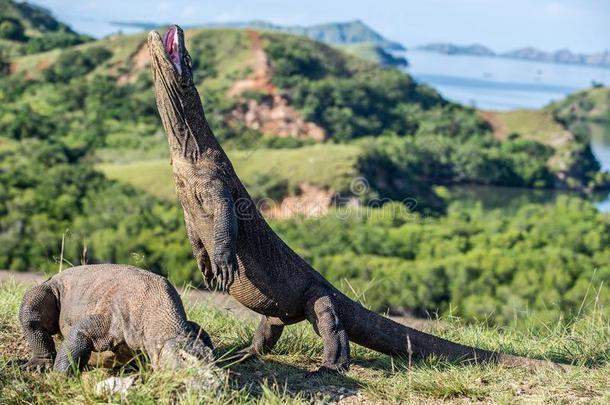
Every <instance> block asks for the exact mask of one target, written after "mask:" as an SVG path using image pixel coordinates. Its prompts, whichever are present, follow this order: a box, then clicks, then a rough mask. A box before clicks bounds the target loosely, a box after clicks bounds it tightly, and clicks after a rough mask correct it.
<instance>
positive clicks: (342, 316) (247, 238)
mask: <svg viewBox="0 0 610 405" xmlns="http://www.w3.org/2000/svg"><path fill="white" fill-rule="evenodd" d="M148 45H149V51H150V52H151V56H152V67H153V77H154V80H155V94H156V98H157V105H158V107H159V113H160V115H161V119H162V121H163V125H164V127H165V129H166V132H167V136H168V140H169V144H170V149H171V153H172V156H173V157H175V158H179V159H180V164H179V165H176V166H175V167H174V177H175V180H176V190H177V192H178V197H179V199H180V201H181V203H182V206H183V209H184V213H185V224H186V230H187V234H188V238H189V240H190V242H191V245H192V248H193V254H194V256H195V258H196V260H197V264H198V266H199V268H200V270H201V271H202V272H203V273H204V278H206V279H207V278H208V276H210V278H211V279H212V280H214V281H215V282H216V283H217V284H216V285H217V286H218V287H219V288H220V289H221V290H224V291H229V292H230V293H231V294H232V295H233V296H234V297H235V298H237V300H238V301H240V302H241V303H242V304H244V305H246V306H247V307H249V308H251V309H253V310H255V311H257V312H259V313H260V314H262V315H263V319H262V321H261V323H260V325H259V327H258V329H257V331H256V333H255V336H254V340H253V342H252V345H251V346H250V347H249V348H248V349H246V350H245V351H244V352H243V354H244V356H245V357H249V356H252V355H258V354H261V353H265V352H268V351H269V350H271V349H272V348H273V346H274V345H275V343H276V342H277V340H278V339H279V338H280V336H281V334H282V331H283V329H284V326H285V325H288V324H291V323H295V322H299V321H302V320H308V321H309V322H311V324H312V325H313V327H314V330H315V331H316V333H318V334H319V335H320V336H321V337H322V339H323V341H324V364H323V366H322V369H325V370H335V371H340V370H346V369H347V368H348V367H349V363H350V352H349V343H350V341H352V342H355V343H358V344H361V345H363V346H365V347H368V348H370V349H373V350H377V351H379V352H382V353H386V354H389V355H399V356H413V357H416V358H424V357H429V356H439V357H442V358H445V359H448V360H451V361H461V362H475V363H476V362H497V363H502V364H506V365H519V366H526V367H536V366H540V365H545V364H548V363H546V362H543V361H537V360H531V359H526V358H522V357H515V356H510V355H504V354H500V353H495V352H491V351H487V350H483V349H478V348H474V347H469V346H465V345H461V344H458V343H454V342H450V341H447V340H444V339H441V338H439V337H436V336H433V335H429V334H426V333H423V332H420V331H417V330H415V329H412V328H409V327H407V326H404V325H401V324H399V323H396V322H394V321H392V320H390V319H388V318H385V317H382V316H380V315H378V314H375V313H373V312H371V311H369V310H367V309H366V308H364V307H362V306H361V305H360V304H358V303H356V302H354V301H352V300H350V299H349V298H348V297H346V296H345V295H343V294H342V293H341V292H339V291H338V290H337V289H335V288H334V287H333V286H332V285H331V284H330V283H329V282H328V281H326V280H325V279H324V278H323V277H322V276H321V275H320V274H319V273H317V272H316V271H315V270H314V269H313V268H312V267H311V266H309V264H307V263H306V262H305V261H304V260H303V259H301V258H300V257H299V256H298V255H297V254H296V253H294V252H293V251H292V249H290V248H289V247H288V246H287V245H286V244H285V243H284V242H283V241H282V240H281V239H280V238H279V237H278V236H277V235H276V234H275V233H274V232H273V230H272V229H271V228H270V227H269V226H268V225H267V223H266V221H265V220H264V219H263V218H262V217H261V216H260V214H259V213H258V211H256V209H254V210H253V212H254V215H252V216H250V218H243V217H239V216H238V215H237V213H236V211H238V209H237V208H236V207H237V205H236V203H237V200H236V199H240V202H242V203H243V202H244V201H246V202H247V203H248V206H249V207H252V206H253V203H252V201H251V199H250V198H249V196H248V194H247V192H246V191H245V188H243V185H242V184H241V182H240V181H239V178H238V177H237V176H236V175H235V172H234V171H233V169H232V166H231V164H230V162H229V160H228V158H227V157H226V155H225V153H224V152H223V151H222V148H221V147H220V145H219V144H218V142H217V141H216V139H215V138H214V135H213V134H212V131H211V130H210V128H209V126H208V124H207V122H206V120H205V116H204V113H203V107H202V105H201V101H200V100H199V95H198V93H197V90H196V89H195V86H194V85H193V81H192V73H191V64H190V56H189V55H188V52H187V51H186V48H185V47H184V35H183V33H182V30H181V29H180V28H179V27H176V26H173V27H170V29H169V30H168V32H167V33H166V34H165V36H164V38H161V36H160V35H159V34H158V33H156V32H151V33H150V35H149V37H148ZM178 166H180V167H178ZM219 168H220V170H218V169H219ZM250 212H252V211H250Z"/></svg>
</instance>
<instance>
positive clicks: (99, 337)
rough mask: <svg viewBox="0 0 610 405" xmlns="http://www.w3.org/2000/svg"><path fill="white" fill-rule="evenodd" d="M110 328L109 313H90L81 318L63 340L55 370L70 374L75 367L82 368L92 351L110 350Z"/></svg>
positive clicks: (54, 366)
mask: <svg viewBox="0 0 610 405" xmlns="http://www.w3.org/2000/svg"><path fill="white" fill-rule="evenodd" d="M109 328H110V316H109V315H90V316H87V317H85V318H82V319H80V320H79V321H78V322H77V323H76V324H75V325H73V326H72V328H70V332H69V333H68V336H66V338H65V339H64V341H63V342H62V344H61V346H60V348H59V351H58V352H57V358H56V359H55V364H54V365H53V370H54V371H57V372H60V373H63V374H70V372H71V371H72V370H74V369H78V370H82V369H83V368H84V367H85V366H86V365H87V362H88V361H89V357H91V352H92V351H98V352H101V351H104V350H109V349H110V341H109V336H108V329H109Z"/></svg>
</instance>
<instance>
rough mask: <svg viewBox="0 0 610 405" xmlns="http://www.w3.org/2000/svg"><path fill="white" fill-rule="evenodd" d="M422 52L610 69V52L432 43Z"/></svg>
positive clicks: (422, 48) (425, 46) (424, 47)
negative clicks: (499, 49) (496, 49)
mask: <svg viewBox="0 0 610 405" xmlns="http://www.w3.org/2000/svg"><path fill="white" fill-rule="evenodd" d="M417 49H419V50H422V51H429V52H437V53H442V54H445V55H472V56H490V57H499V58H508V59H520V60H530V61H536V62H550V63H568V64H575V65H587V66H598V67H606V68H610V51H608V50H605V51H602V52H597V53H592V54H584V53H574V52H572V51H570V50H569V49H559V50H557V51H555V52H545V51H541V50H539V49H536V48H534V47H531V46H528V47H524V48H519V49H515V50H512V51H508V52H504V53H497V52H494V51H493V50H491V49H489V48H487V47H486V46H484V45H480V44H472V45H455V44H450V43H431V44H427V45H423V46H419V47H417Z"/></svg>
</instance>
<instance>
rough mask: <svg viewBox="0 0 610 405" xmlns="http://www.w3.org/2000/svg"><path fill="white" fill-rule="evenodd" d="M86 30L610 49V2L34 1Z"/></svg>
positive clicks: (504, 47) (502, 47) (97, 33)
mask: <svg viewBox="0 0 610 405" xmlns="http://www.w3.org/2000/svg"><path fill="white" fill-rule="evenodd" d="M30 1H32V2H33V3H35V4H39V5H42V6H44V7H47V8H49V9H51V10H52V11H53V12H54V14H55V15H56V16H57V17H59V18H60V19H61V20H63V21H66V22H68V23H70V24H71V25H72V26H73V27H74V28H75V29H77V30H78V31H81V32H85V33H88V34H92V35H95V36H102V35H106V34H109V33H111V32H113V31H116V30H117V28H116V27H111V26H109V25H108V24H107V23H106V22H107V21H111V20H120V21H150V22H158V23H165V22H171V23H178V24H183V25H195V24H198V23H205V22H228V21H244V20H253V19H259V20H267V21H271V22H274V23H277V24H302V25H309V24H316V23H323V22H329V21H345V20H352V19H361V20H363V21H364V22H366V23H367V24H369V25H371V26H372V27H373V28H374V29H376V30H378V31H379V32H381V33H382V34H383V35H385V36H387V37H389V38H391V39H396V40H398V41H400V42H402V43H403V44H405V45H406V46H407V47H409V46H413V45H420V44H423V43H426V42H432V41H443V42H444V41H448V42H454V43H458V44H467V43H473V42H478V43H482V44H485V45H488V46H490V47H492V48H493V49H495V50H499V51H505V50H508V49H512V48H516V47H521V46H525V45H533V46H536V47H539V48H542V49H545V50H555V49H558V48H564V47H567V48H571V49H572V50H575V51H581V52H593V51H600V50H603V49H610V0H419V1H414V0H406V1H404V0H403V1H400V0H376V1H358V0H305V1H287V0H256V1H246V0H237V1H226V0H225V1H194V0H160V1H150V0H147V1H146V0H102V1H100V0H82V1H68V0H30Z"/></svg>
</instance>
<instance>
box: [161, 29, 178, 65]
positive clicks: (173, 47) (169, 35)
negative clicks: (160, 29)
mask: <svg viewBox="0 0 610 405" xmlns="http://www.w3.org/2000/svg"><path fill="white" fill-rule="evenodd" d="M176 34H177V30H176V28H175V27H171V28H170V29H168V30H167V32H166V33H165V35H164V37H163V45H164V46H165V51H166V52H167V54H168V56H169V57H170V59H171V60H172V62H173V63H174V65H175V66H176V68H177V69H178V70H180V52H179V50H178V43H177V42H178V41H176V39H177V38H176Z"/></svg>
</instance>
